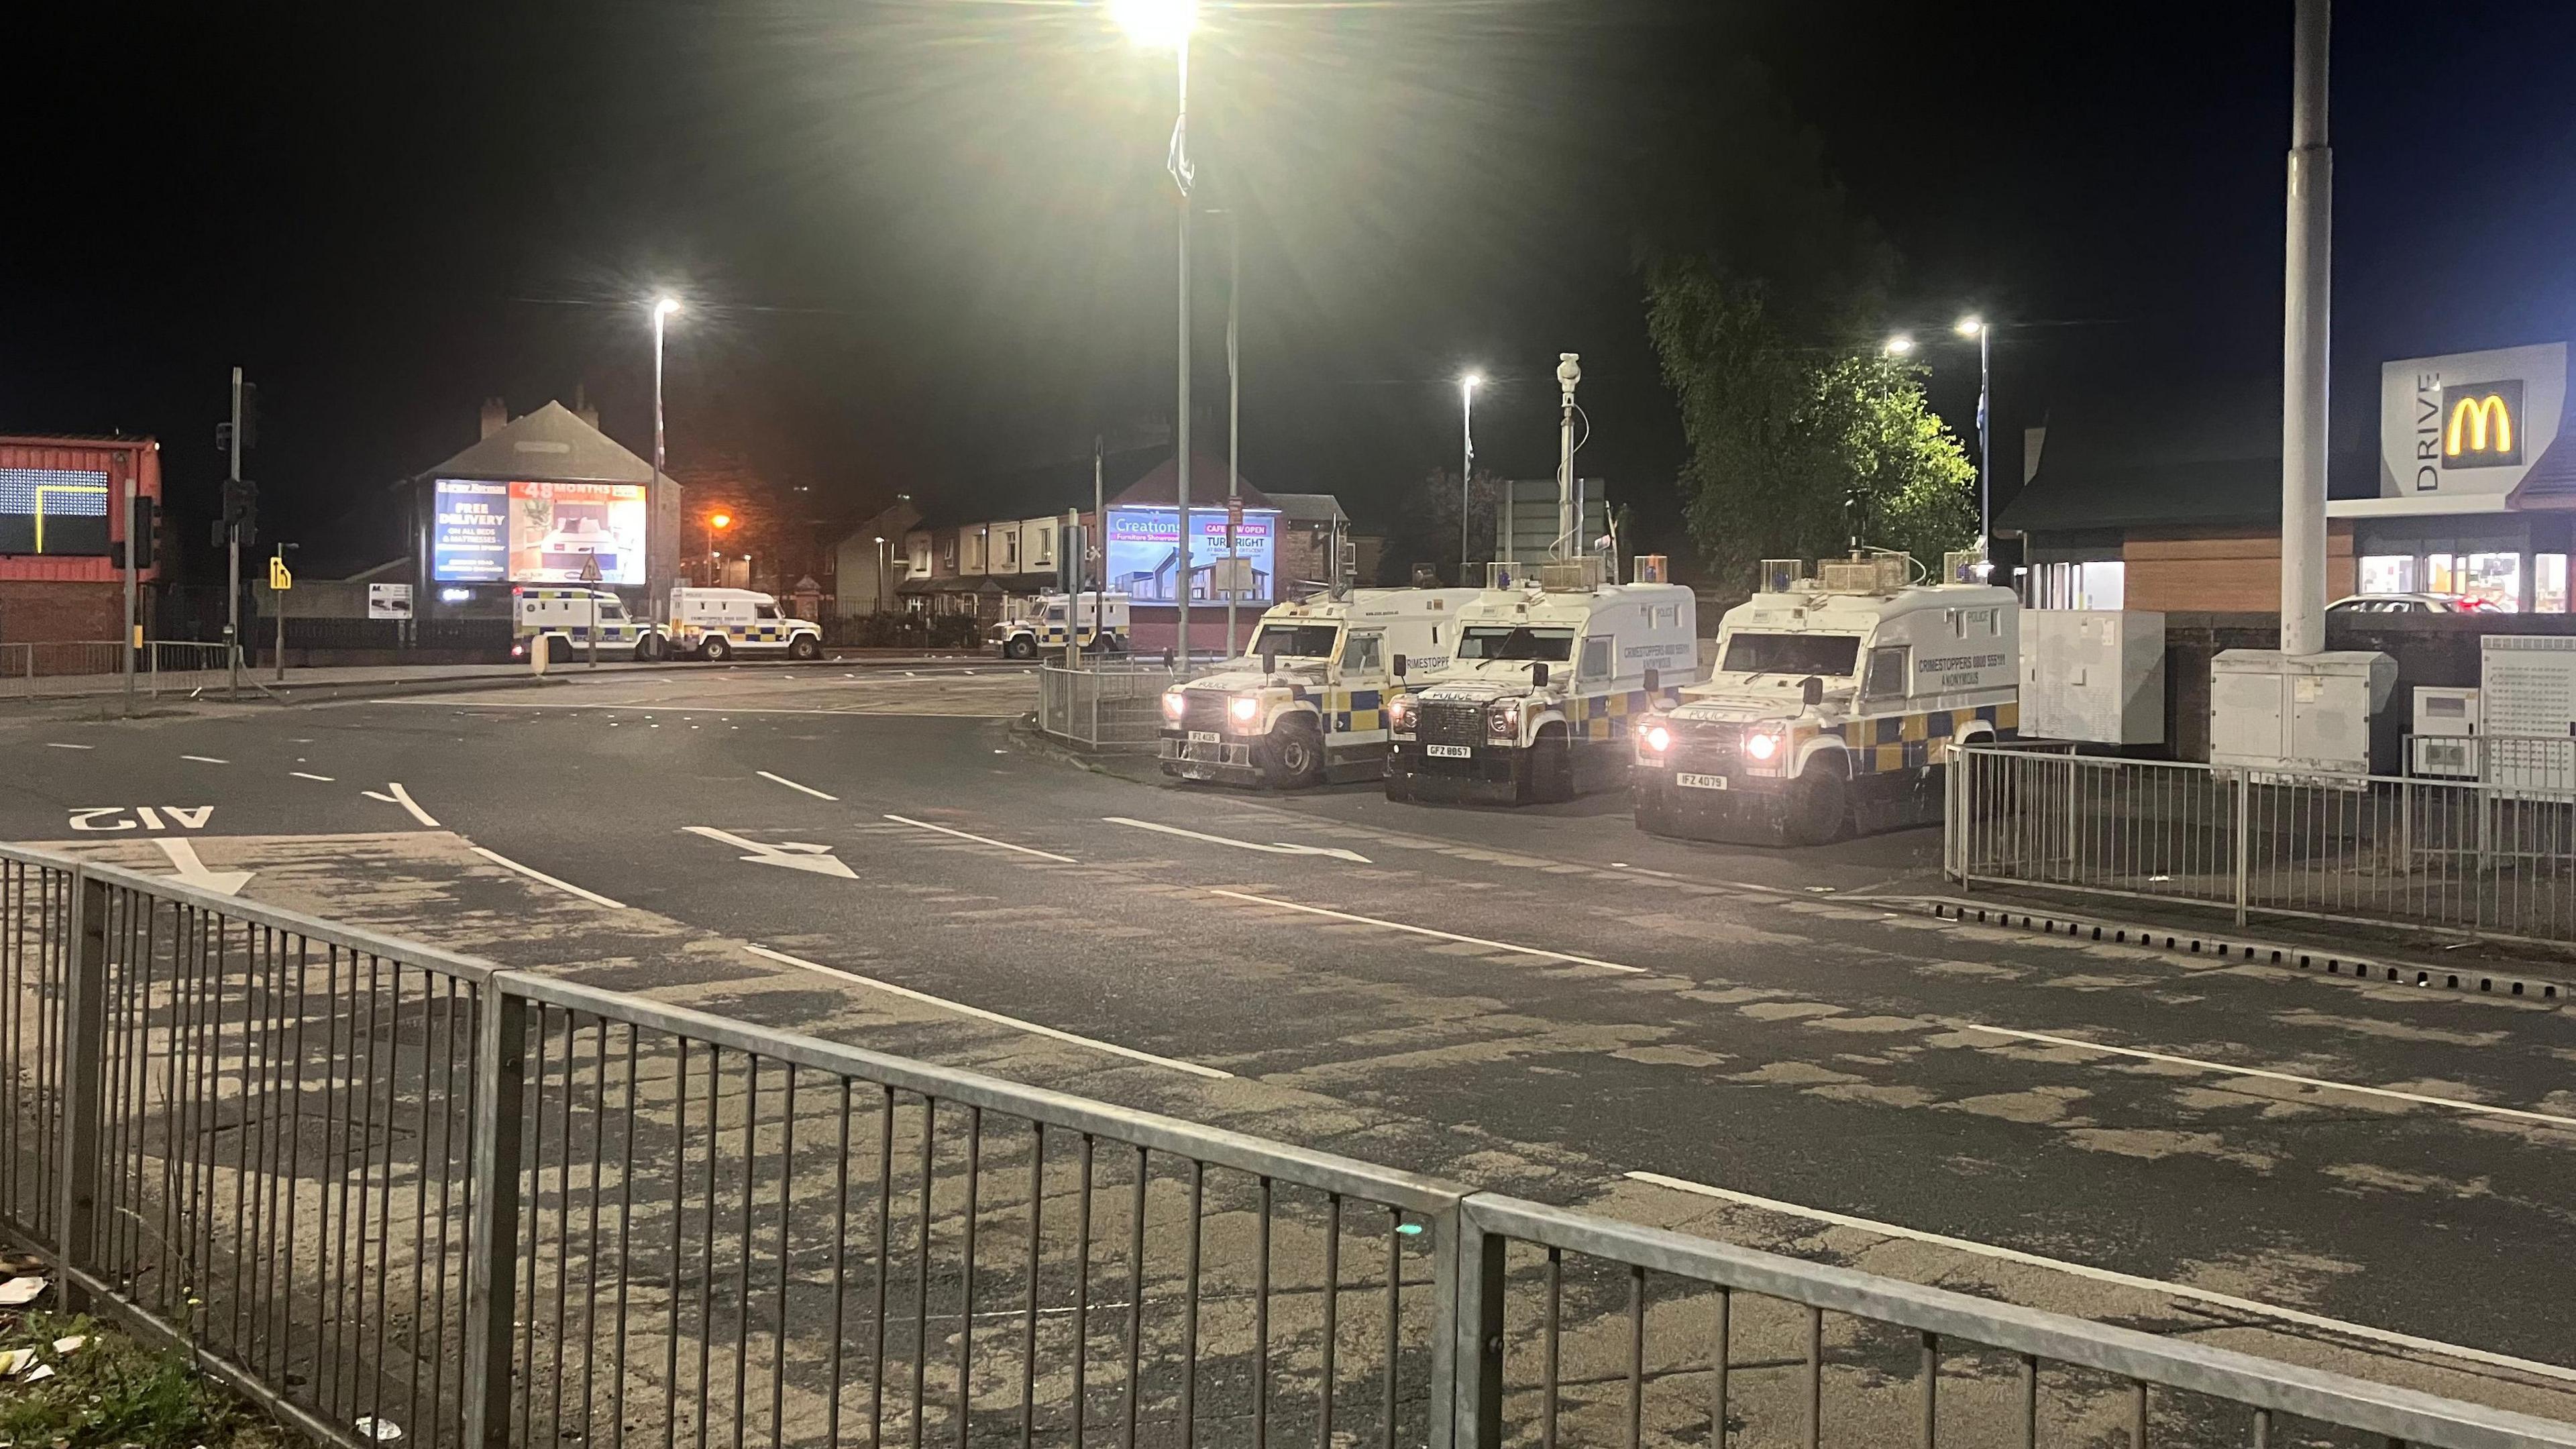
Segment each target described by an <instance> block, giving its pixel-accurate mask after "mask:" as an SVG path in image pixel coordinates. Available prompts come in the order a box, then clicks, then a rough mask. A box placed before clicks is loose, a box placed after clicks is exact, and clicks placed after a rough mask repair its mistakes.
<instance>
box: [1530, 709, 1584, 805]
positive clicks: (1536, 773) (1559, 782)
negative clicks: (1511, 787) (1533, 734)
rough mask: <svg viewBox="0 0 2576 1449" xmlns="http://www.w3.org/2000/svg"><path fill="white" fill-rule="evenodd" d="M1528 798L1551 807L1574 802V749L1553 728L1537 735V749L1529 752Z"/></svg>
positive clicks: (1558, 729)
mask: <svg viewBox="0 0 2576 1449" xmlns="http://www.w3.org/2000/svg"><path fill="white" fill-rule="evenodd" d="M1530 798H1531V799H1532V800H1535V801H1539V802H1541V803H1544V804H1550V805H1555V804H1562V803H1563V802H1565V801H1568V800H1571V799H1573V798H1574V747H1573V746H1572V745H1571V744H1569V743H1567V742H1566V738H1565V731H1564V730H1562V729H1560V728H1558V727H1557V726H1555V725H1549V726H1548V727H1547V728H1545V729H1544V730H1541V731H1540V732H1539V737H1538V748H1537V749H1535V750H1534V751H1532V752H1531V755H1530Z"/></svg>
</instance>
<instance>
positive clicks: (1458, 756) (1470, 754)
mask: <svg viewBox="0 0 2576 1449" xmlns="http://www.w3.org/2000/svg"><path fill="white" fill-rule="evenodd" d="M1422 749H1423V753H1425V754H1427V755H1429V756H1431V758H1433V759H1435V760H1470V759H1474V758H1475V756H1476V752H1475V751H1474V750H1471V749H1469V748H1467V747H1466V746H1465V745H1424V746H1423V747H1422Z"/></svg>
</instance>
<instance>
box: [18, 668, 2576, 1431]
mask: <svg viewBox="0 0 2576 1449" xmlns="http://www.w3.org/2000/svg"><path fill="white" fill-rule="evenodd" d="M1020 667H1021V666H996V667H995V668H998V669H1006V670H1007V671H1009V672H1004V673H996V672H994V670H993V669H984V668H978V669H977V670H976V672H975V673H974V674H972V675H968V674H966V673H965V672H964V671H963V670H962V669H958V670H951V671H948V672H945V673H940V674H937V675H935V676H934V675H933V674H931V673H929V672H925V671H915V672H914V674H913V676H912V677H910V678H908V679H907V678H906V677H905V676H904V675H903V673H902V672H901V671H894V672H892V673H888V672H887V671H884V670H875V671H856V670H849V669H834V668H832V667H831V666H830V665H828V664H826V665H816V666H803V667H799V668H796V669H792V670H791V669H779V668H776V667H764V666H746V667H741V668H738V669H735V670H731V671H708V670H697V671H684V672H676V673H675V672H669V671H664V672H661V673H658V674H643V675H634V676H620V677H617V678H613V679H599V680H595V681H579V680H576V681H573V682H571V683H569V684H567V685H565V686H564V687H563V688H562V689H561V690H560V691H556V690H549V691H546V692H545V693H544V695H543V697H542V698H533V699H532V698H530V697H528V696H527V695H526V693H524V692H521V691H509V692H506V693H503V694H498V695H495V696H492V697H489V698H484V697H477V696H474V695H465V696H459V697H441V698H435V699H410V700H404V701H400V702H394V703H384V704H376V703H371V702H366V701H351V702H347V703H342V704H336V705H330V706H324V707H317V708H312V709H299V710H292V711H284V712H279V711H262V712H257V713H230V714H222V715H217V716H210V717H206V718H197V719H170V720H149V721H137V722H124V723H101V724H88V725H73V724H69V723H61V722H27V723H24V724H19V725H0V739H6V740H7V742H8V743H9V745H10V746H11V747H12V748H14V749H16V750H17V751H18V752H19V754H20V756H21V758H23V759H28V760H31V761H33V762H34V763H35V765H36V766H37V768H35V769H32V770H28V771H23V772H21V773H20V775H19V776H18V778H17V779H15V780H14V781H12V782H11V783H10V784H9V786H8V787H7V788H6V789H5V791H0V835H5V836H7V837H8V838H12V839H19V840H33V841H47V842H60V843H67V844H69V845H71V846H73V847H74V848H78V849H81V850H85V851H89V852H93V853H96V854H98V855H100V856H101V857H103V858H113V859H117V860H120V861H122V862H125V863H129V864H137V865H139V866H141V867H142V868H145V869H153V870H167V869H170V868H171V866H170V863H169V861H170V858H169V856H168V853H167V851H166V848H165V847H164V846H162V845H161V844H160V843H159V842H160V841H163V840H167V839H185V840H187V841H188V842H189V844H190V845H191V846H192V848H193V851H194V853H195V855H196V856H197V857H198V858H200V859H201V861H202V863H203V864H204V865H205V866H206V868H208V869H210V870H244V869H247V870H251V871H252V872H253V875H252V876H251V879H250V882H249V884H248V886H247V888H246V893H247V894H249V895H253V896H258V897H261V898H263V899H270V900H275V901H278V902H280V903H283V904H289V905H294V906H297V907H299V908H302V909H307V910H312V911H315V912H317V913H319V914H323V915H328V916H333V917H336V918H340V919H347V920H353V921H357V922H361V923H364V924H370V925H375V926H379V927H382V928H385V929H389V930H393V931H397V932H402V933H405V934H411V935H415V936H420V937H423V938H425V939H430V940H434V941H437V942H438V943H440V944H446V945H453V946H460V947H463V948H466V949H470V950H474V951H478V952H480V953H482V954H485V955H489V956H493V957H495V958H497V959H500V960H503V961H505V962H508V963H510V964H514V965H524V966H530V967H539V968H544V969H549V970H557V971H563V972H566V973H568V974H576V975H580V976H582V977H583V978H584V979H589V980H593V981H595V982H598V983H599V984H603V985H609V986H615V987H619V988H622V989H630V990H641V991H648V992H651V993H653V994H655V995H657V996H664V997H668V998H670V999H674V1000H681V1001H686V1002H688V1003H690V1004H695V1005H700V1006H705V1007H709V1008H711V1009H717V1010H723V1011H727V1012H731V1013H733V1014H736V1015H741V1016H745V1017H748V1018H750V1019H753V1020H757V1021H764V1022H770V1023H774V1024H777V1025H780V1026H794V1027H797V1028H799V1029H803V1030H809V1031H816V1032H818V1033H820V1034H824V1035H830V1036H837V1037H842V1038H844V1039H850V1040H857V1041H862V1042H864V1043H866V1044H868V1045H871V1046H875V1047H880V1048H884V1049H888V1050H894V1051H900V1052H906V1053H910V1054H914V1055H919V1056H925V1057H930V1058H934V1059H938V1060H943V1061H950V1062H956V1063H960V1064H965V1065H973V1066H978V1067H981V1068H983V1069H985V1070H990V1071H995V1072H997V1073H999V1074H1002V1075H1007V1076H1014V1077H1019V1078H1021V1079H1024V1080H1031V1081H1038V1082H1043V1083H1045V1084H1047V1085H1050V1086H1057V1087H1063V1088H1066V1089H1068V1090H1073V1091H1078V1092H1084V1093H1088V1094H1091V1095H1095V1096H1100V1097H1104V1098H1108V1099H1111V1100H1116V1101H1122V1102H1127V1103H1130V1104H1133V1105H1139V1106H1147V1107H1153V1108H1157V1109H1159V1110H1165V1111H1171V1112H1175V1113H1178V1114H1181V1115H1187V1116H1193V1117H1198V1118H1201V1119H1205V1120H1211V1121H1216V1122H1219V1123H1221V1124H1223V1125H1226V1126H1231V1127H1237V1128H1240V1129H1242V1130H1247V1131H1255V1132H1261V1133H1265V1134H1268V1135H1272V1136H1278V1137H1284V1138H1288V1139H1291V1140H1296V1141H1300V1142H1306V1143H1311V1144H1313V1145H1317V1146H1323V1147H1329V1148H1332V1149H1335V1150H1339V1151H1345V1152H1350V1153H1352V1154H1354V1155H1357V1156H1362V1157H1367V1158H1372V1159H1375V1160H1380V1161H1388V1162H1394V1163H1398V1164H1401V1165H1405V1166H1413V1167H1421V1168H1425V1169H1428V1170H1432V1171H1437V1172H1441V1173H1445V1174H1448V1175H1451V1176H1456V1177H1460V1178H1464V1179H1468V1180H1472V1181H1476V1182H1479V1183H1482V1184H1486V1185H1489V1186H1493V1187H1497V1188H1501V1189H1504V1190H1509V1191H1514V1192H1520V1193H1523V1194H1526V1195H1530V1196H1535V1197H1540V1198H1545V1199H1550V1200H1556V1201H1567V1202H1580V1203H1589V1204H1592V1205H1594V1206H1599V1207H1603V1208H1606V1209H1608V1210H1611V1211H1616V1212H1620V1213H1623V1214H1625V1215H1628V1216H1631V1217H1635V1218H1639V1219H1641V1220H1646V1221H1653V1222H1658V1223H1667V1224H1672V1225H1677V1226H1685V1227H1691V1226H1698V1227H1701V1228H1703V1229H1714V1230H1718V1231H1722V1232H1723V1233H1724V1234H1725V1235H1727V1236H1729V1237H1732V1238H1735V1239H1737V1240H1739V1241H1747V1242H1753V1243H1756V1244H1759V1245H1765V1246H1775V1247H1783V1248H1786V1249H1788V1250H1791V1251H1799V1252H1804V1253H1809V1254H1811V1255H1819V1256H1826V1257H1831V1258H1834V1259H1836V1260H1839V1261H1846V1262H1852V1263H1855V1264H1858V1265H1859V1266H1863V1267H1869V1268H1872V1269H1875V1270H1877V1271H1883V1272H1893V1273H1897V1274H1899V1275H1900V1276H1908V1277H1915V1278H1919V1279H1922V1280H1924V1281H1939V1282H1944V1283H1948V1284H1951V1285H1953V1286H1956V1285H1960V1284H1965V1285H1968V1286H1971V1287H1973V1288H1978V1289H1982V1290H1984V1291H1990V1292H1994V1293H1996V1294H1998V1295H2000V1296H2004V1297H2009V1298H2012V1299H2015V1300H2017V1301H2023V1302H2029V1303H2033V1304H2035V1305H2037V1306H2043V1307H2051V1308H2060V1309H2067V1310H2070V1311H2076V1312H2082V1313H2088V1314H2091V1315H2093V1316H2106V1315H2107V1316H2112V1317H2116V1318H2122V1319H2126V1320H2131V1321H2136V1322H2141V1323H2146V1324H2149V1325H2152V1326H2156V1327H2160V1328H2163V1329H2166V1330H2168V1331H2173V1332H2181V1333H2192V1334H2198V1335H2204V1336H2208V1337H2211V1338H2212V1339H2214V1340H2216V1341H2223V1342H2229V1343H2232V1344H2236V1345H2238V1346H2246V1345H2247V1344H2249V1343H2250V1344H2256V1345H2259V1346H2260V1348H2261V1350H2262V1351H2266V1352H2275V1353H2279V1354H2282V1355H2284V1356H2290V1357H2296V1358H2300V1359H2302V1361H2308V1362H2319V1363H2325V1364H2330V1365H2333V1366H2340V1367H2346V1368H2353V1367H2361V1368H2363V1369H2364V1371H2366V1372H2371V1373H2373V1374H2374V1375H2375V1376H2378V1377H2383V1378H2393V1379H2397V1380H2399V1381H2403V1382H2410V1383H2416V1384H2419V1385H2421V1386H2424V1387H2428V1388H2434V1389H2438V1390H2440V1391H2444V1392H2451V1393H2458V1394H2462V1395H2464V1396H2467V1397H2473V1398H2481V1399H2486V1400H2488V1401H2491V1402H2499V1403H2504V1404H2507V1405H2509V1406H2512V1407H2519V1408H2525V1409H2532V1410H2535V1411H2537V1412H2544V1413H2558V1414H2562V1415H2563V1414H2565V1413H2567V1412H2568V1407H2567V1405H2566V1404H2565V1403H2564V1402H2562V1401H2560V1399H2559V1395H2560V1394H2562V1393H2563V1392H2566V1391H2568V1390H2570V1389H2576V1371H2568V1370H2558V1371H2553V1366H2555V1365H2561V1364H2569V1363H2571V1362H2576V1360H2571V1356H2570V1355H2569V1354H2568V1352H2567V1351H2566V1348H2565V1346H2564V1331H2563V1321H2564V1314H2563V1308H2562V1305H2563V1300H2564V1280H2563V1276H2562V1274H2561V1271H2560V1270H2558V1269H2557V1268H2556V1267H2555V1260H2556V1258H2557V1256H2558V1250H2559V1248H2560V1247H2561V1246H2562V1245H2563V1244H2564V1242H2565V1241H2566V1234H2567V1232H2568V1229H2569V1228H2570V1226H2571V1223H2570V1216H2571V1209H2570V1208H2569V1206H2568V1203H2569V1201H2570V1196H2571V1195H2570V1194H2569V1193H2568V1192H2567V1191H2566V1185H2567V1182H2568V1173H2567V1168H2568V1163H2569V1158H2568V1153H2569V1151H2570V1149H2571V1148H2576V1091H2571V1090H2570V1086H2569V1083H2570V1080H2571V1078H2570V1066H2571V1063H2576V1030H2571V1028H2570V1023H2569V1021H2568V1018H2567V1014H2566V1012H2565V1011H2564V1010H2563V1009H2562V1008H2561V1007H2560V1006H2558V1005H2546V1004H2541V1003H2536V1002H2530V1001H2521V1002H2516V1001H2510V1000H2499V999H2495V998H2477V997H2456V996H2441V995H2436V994H2432V993H2425V992H2419V991H2413V990H2406V989H2393V988H2387V987H2384V986H2367V985H2356V984H2354V983H2352V982H2351V981H2349V980H2348V979H2341V980H2331V981H2329V980H2325V979H2321V978H2314V977H2304V978H2303V977H2300V976H2298V975H2297V974H2295V973H2290V972H2284V971H2280V970H2277V969H2274V968H2270V967H2260V966H2245V965H2242V964H2235V965H2217V964H2213V963H2209V962H2206V961H2201V962H2194V961H2191V960H2189V959H2187V958H2176V957H2174V956H2172V955H2170V954H2167V953H2162V952H2153V951H2142V950H2139V949H2136V948H2133V947H2116V946H2105V945H2099V944H2095V943H2090V942H2080V943H2079V942H2073V941H2066V940H2062V939H2049V938H2044V937H2034V936H2031V935H2028V934H2026V933H2020V932H2011V931H1999V930H1993V929H1987V928H1979V927H1972V926H1964V925H1959V924H1957V923H1946V922H1938V921H1934V920H1932V919H1930V918H1928V917H1927V916H1925V915H1923V914H1922V913H1920V912H1917V911H1913V910H1910V909H1904V908H1900V907H1899V906H1897V905H1895V904H1893V903H1891V902H1889V901H1887V900H1886V899H1884V897H1886V896H1888V895H1890V894H1896V893H1903V892H1904V891H1905V890H1907V889H1908V888H1909V887H1910V885H1911V884H1912V883H1913V882H1915V881H1918V880H1919V879H1920V878H1921V872H1922V871H1923V869H1924V867H1925V866H1926V865H1927V864H1928V863H1929V861H1930V859H1931V858H1932V856H1933V854H1934V853H1935V851H1936V849H1937V841H1935V840H1934V839H1933V838H1932V837H1930V836H1929V835H1928V834H1927V833H1924V832H1916V833H1912V834H1908V835H1902V836H1892V837H1884V838H1881V839H1877V840H1871V841H1864V842H1856V843H1854V844H1851V845H1848V846H1843V847H1836V848H1834V849H1831V850H1827V851H1819V852H1796V853H1792V852H1774V851H1764V850H1759V849H1751V848H1744V849H1734V848H1727V847H1695V846H1686V845H1678V844H1675V843H1672V842H1662V841H1655V840H1651V839H1649V838H1647V837H1644V836H1642V835H1639V834H1637V833H1636V832H1635V831H1634V830H1633V829H1632V828H1629V827H1628V825H1627V822H1626V817H1625V813H1624V807H1623V806H1622V804H1621V803H1620V802H1618V801H1615V800H1603V799H1595V800H1588V801H1580V802H1576V803H1575V804H1573V805H1569V806H1561V807H1549V808H1545V809H1541V810H1536V811H1519V812H1509V811H1435V810H1427V809H1423V808H1419V807H1405V806H1392V805H1388V804H1387V803H1386V802H1385V801H1384V800H1383V799H1382V798H1379V797H1378V796H1376V795H1375V794H1374V793H1373V792H1368V791H1365V790H1352V791H1340V792H1333V793H1328V794H1319V795H1312V796H1301V797H1293V798H1291V797H1276V796H1247V795H1239V794H1233V793H1221V792H1213V791H1201V790H1183V789H1172V788H1165V787H1163V786H1161V785H1159V784H1145V783H1137V782H1134V781H1130V780H1126V779H1121V778H1118V777H1116V776H1115V775H1111V774H1107V773H1103V772H1101V771H1099V770H1096V769H1087V768H1083V767H1080V766H1077V765H1075V764H1073V763H1071V762H1068V761H1067V760H1065V759H1063V758H1061V757H1058V756H1056V755H1054V754H1053V753H1052V752H1047V751H1041V750H1034V749H1032V748H1031V747H1030V746H1029V745H1028V744H1027V743H1026V742H1025V741H1023V740H1022V739H1021V738H1019V737H1018V736H1016V735H1015V734H1014V733H1013V732H1012V730H1011V729H1010V727H1009V723H1008V721H1009V720H1010V719H1011V718H1012V717H1015V716H1016V715H1017V714H1019V713H1020V712H1021V711H1022V710H1024V709H1025V708H1026V707H1027V703H1028V698H1027V696H1028V690H1027V681H1026V679H1025V678H1024V677H1020V676H1018V675H1017V670H1018V669H1019V668H1020ZM603 672H604V671H603ZM396 785H399V786H400V787H401V788H400V789H398V790H397V789H395V788H393V787H394V786H396ZM147 811H148V814H147V813H146V812H147ZM817 846H819V847H823V849H822V850H815V849H813V847H817ZM791 847H793V848H791ZM826 860H828V861H830V862H834V863H836V865H835V866H834V867H819V868H818V863H819V862H822V861H826ZM790 862H803V863H802V864H796V863H790ZM751 946H758V947H759V948H761V949H760V951H758V952H755V951H753V950H751V949H748V948H749V947H751ZM883 986H892V987H899V988H902V989H903V993H908V994H898V993H896V992H891V991H888V990H884V989H881V987H883ZM957 1008H965V1009H964V1010H960V1009H957ZM1033 1028H1039V1029H1043V1030H1033ZM2016 1033H2017V1034H2016ZM2070 1043H2101V1044H2103V1045H2104V1046H2108V1047H2118V1048H2123V1049H2125V1050H2124V1051H2109V1050H2103V1049H2099V1048H2096V1047H2094V1046H2089V1045H2080V1044H2070ZM2253 1072H2261V1073H2267V1074H2268V1075H2253V1074H2252V1073H2253ZM2452 1103H2457V1104H2460V1105H2451V1104H2452ZM1676 1184H1681V1185H1680V1186H1676ZM1706 1189H1715V1190H1716V1191H1717V1192H1718V1193H1722V1194H1725V1195H1722V1196H1715V1195H1710V1193H1709V1192H1708V1191H1706ZM1855 1224H1865V1225H1877V1226H1874V1227H1873V1226H1856V1225H1855ZM1909 1233H1911V1234H1914V1235H1915V1236H1907V1234H1909ZM2106 1272H2107V1273H2112V1274H2121V1275H2128V1276H2127V1277H2125V1278H2120V1279H2108V1278H2105V1277H2104V1276H2102V1275H2103V1274H2104V1273H2106ZM2141 1285H2146V1286H2141ZM2154 1285H2163V1286H2161V1287H2158V1286H2154ZM2238 1300H2252V1301H2254V1302H2256V1303H2259V1304H2268V1305H2273V1306H2275V1307H2276V1308H2279V1309H2283V1310H2290V1311H2291V1314H2304V1315H2307V1316H2306V1317H2304V1318H2301V1317H2296V1316H2290V1315H2285V1314H2273V1315H2271V1316H2268V1317H2267V1316H2266V1315H2264V1314H2262V1313H2260V1312H2249V1311H2247V1310H2246V1309H2245V1308H2243V1307H2242V1306H2239V1303H2238ZM2408 1338H2413V1339H2423V1340H2431V1341H2434V1343H2436V1344H2438V1345H2443V1346H2442V1347H2435V1346H2427V1345H2425V1344H2420V1343H2410V1342H2406V1341H2404V1340H2405V1339H2408ZM2500 1359H2522V1360H2528V1361H2529V1362H2528V1363H2525V1364H2520V1365H2517V1364H2513V1363H2507V1362H2500V1361H2499V1360H2500ZM2365 1360H2366V1362H2364V1361H2365Z"/></svg>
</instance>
